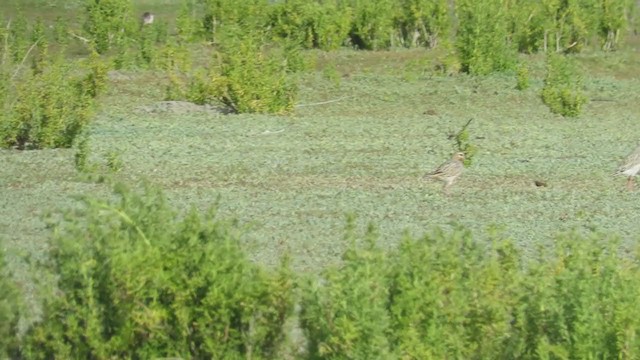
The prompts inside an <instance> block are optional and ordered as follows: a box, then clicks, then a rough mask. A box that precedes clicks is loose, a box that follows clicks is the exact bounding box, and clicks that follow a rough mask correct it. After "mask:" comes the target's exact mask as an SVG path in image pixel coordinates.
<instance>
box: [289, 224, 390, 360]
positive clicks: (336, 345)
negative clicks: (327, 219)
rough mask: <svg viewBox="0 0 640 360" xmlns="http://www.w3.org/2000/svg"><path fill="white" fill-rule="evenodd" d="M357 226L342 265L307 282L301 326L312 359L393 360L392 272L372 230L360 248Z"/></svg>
mask: <svg viewBox="0 0 640 360" xmlns="http://www.w3.org/2000/svg"><path fill="white" fill-rule="evenodd" d="M353 228H354V222H353V219H351V220H350V222H349V226H348V228H347V239H346V241H348V242H349V250H347V251H346V252H345V254H344V255H343V261H344V265H343V266H341V267H340V268H337V267H334V268H329V269H327V270H325V271H324V272H323V273H322V274H321V277H320V278H312V279H309V280H308V282H307V285H306V286H305V288H304V289H303V291H302V294H303V295H302V300H301V301H302V307H301V312H300V319H301V321H300V324H301V326H302V328H303V330H304V332H305V334H306V336H307V340H308V357H309V358H310V359H386V358H390V355H391V354H390V346H389V345H390V344H389V340H388V338H387V334H388V331H389V327H390V314H389V313H388V311H387V307H388V297H389V294H388V291H389V290H388V289H389V285H388V281H389V279H388V273H389V269H387V268H386V266H387V263H386V261H385V255H384V252H383V251H381V250H380V249H379V248H377V247H376V246H375V243H374V242H375V239H376V238H375V236H374V233H373V230H372V229H370V232H369V233H368V234H367V235H366V238H365V241H364V245H360V244H358V243H357V242H356V241H357V240H358V239H357V237H356V234H355V233H354V229H353Z"/></svg>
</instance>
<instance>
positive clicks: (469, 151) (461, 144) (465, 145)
mask: <svg viewBox="0 0 640 360" xmlns="http://www.w3.org/2000/svg"><path fill="white" fill-rule="evenodd" d="M471 121H473V118H471V119H469V120H468V121H467V122H466V124H464V125H463V126H462V127H461V128H460V130H459V131H458V132H457V133H456V134H455V136H453V140H454V141H455V148H456V151H460V152H463V153H464V165H465V166H470V165H471V164H472V163H473V158H474V156H475V155H476V153H477V152H478V148H477V147H476V146H475V145H474V144H472V143H471V142H469V125H471Z"/></svg>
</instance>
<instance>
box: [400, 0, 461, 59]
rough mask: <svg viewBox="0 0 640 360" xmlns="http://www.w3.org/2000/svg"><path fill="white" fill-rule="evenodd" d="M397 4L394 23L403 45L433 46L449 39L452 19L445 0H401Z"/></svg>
mask: <svg viewBox="0 0 640 360" xmlns="http://www.w3.org/2000/svg"><path fill="white" fill-rule="evenodd" d="M398 5H399V6H400V10H401V13H400V15H399V17H398V19H397V20H396V23H397V26H398V28H399V31H400V33H401V35H402V38H403V40H404V43H405V45H407V46H411V47H415V46H418V45H422V46H427V47H429V48H435V47H436V46H438V44H440V43H443V42H444V43H447V42H448V41H449V36H450V35H451V32H452V28H451V25H452V24H451V23H452V19H451V16H450V15H449V2H448V1H447V0H401V1H399V3H398Z"/></svg>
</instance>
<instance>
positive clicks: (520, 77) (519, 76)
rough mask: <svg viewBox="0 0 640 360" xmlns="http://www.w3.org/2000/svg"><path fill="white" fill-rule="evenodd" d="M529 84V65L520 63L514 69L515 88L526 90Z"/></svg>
mask: <svg viewBox="0 0 640 360" xmlns="http://www.w3.org/2000/svg"><path fill="white" fill-rule="evenodd" d="M529 86H530V84H529V67H527V65H526V64H520V65H518V69H517V70H516V89H518V90H526V89H528V88H529Z"/></svg>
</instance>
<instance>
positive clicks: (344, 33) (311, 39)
mask: <svg viewBox="0 0 640 360" xmlns="http://www.w3.org/2000/svg"><path fill="white" fill-rule="evenodd" d="M269 25H270V28H271V30H270V31H271V32H272V33H273V34H274V36H276V37H279V38H282V39H287V40H288V41H296V42H298V43H299V44H300V45H302V46H303V47H305V48H319V49H323V50H333V49H337V48H338V47H340V46H341V45H343V44H344V43H345V41H346V40H347V38H348V36H349V30H350V27H351V8H350V7H346V6H343V7H339V4H338V1H336V0H333V1H326V2H315V1H304V0H294V1H286V2H281V3H277V4H275V5H273V8H272V9H271V11H270V17H269Z"/></svg>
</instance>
